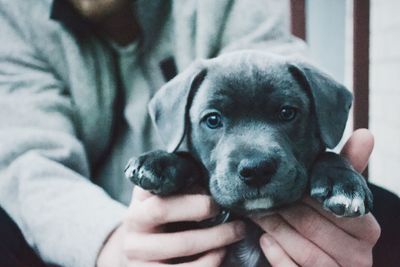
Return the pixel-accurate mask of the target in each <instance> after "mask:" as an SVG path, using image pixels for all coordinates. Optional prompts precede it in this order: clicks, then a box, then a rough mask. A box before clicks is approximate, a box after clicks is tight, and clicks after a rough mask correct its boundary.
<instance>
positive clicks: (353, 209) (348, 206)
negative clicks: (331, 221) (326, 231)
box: [324, 194, 365, 216]
mask: <svg viewBox="0 0 400 267" xmlns="http://www.w3.org/2000/svg"><path fill="white" fill-rule="evenodd" d="M324 204H325V205H324V206H326V207H329V206H334V205H344V206H345V212H344V214H343V216H348V215H354V214H357V213H360V215H363V214H365V206H364V200H363V199H362V198H361V197H360V196H359V195H355V196H354V197H351V196H348V195H345V194H340V195H335V196H333V197H331V198H329V199H327V200H326V201H325V203H324Z"/></svg>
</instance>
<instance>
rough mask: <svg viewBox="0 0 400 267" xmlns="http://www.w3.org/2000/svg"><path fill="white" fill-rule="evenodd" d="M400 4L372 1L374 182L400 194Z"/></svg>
mask: <svg viewBox="0 0 400 267" xmlns="http://www.w3.org/2000/svg"><path fill="white" fill-rule="evenodd" d="M399 11H400V1H399V0H385V1H382V0H371V57H370V60H371V61H370V68H371V69H370V87H371V89H370V109H371V110H370V128H371V131H372V132H373V133H374V135H375V141H376V142H375V150H374V153H373V156H372V158H371V164H370V173H371V175H370V176H371V180H372V181H374V183H376V184H380V185H382V186H384V187H386V188H388V189H390V190H392V191H394V192H396V193H397V194H400V170H399V169H400V168H399V167H400V14H399Z"/></svg>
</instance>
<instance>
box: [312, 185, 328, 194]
mask: <svg viewBox="0 0 400 267" xmlns="http://www.w3.org/2000/svg"><path fill="white" fill-rule="evenodd" d="M325 191H326V189H325V188H324V187H315V188H313V189H311V195H321V194H322V193H324V192H325Z"/></svg>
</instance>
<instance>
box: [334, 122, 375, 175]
mask: <svg viewBox="0 0 400 267" xmlns="http://www.w3.org/2000/svg"><path fill="white" fill-rule="evenodd" d="M373 148H374V137H373V135H372V134H371V132H370V131H369V130H367V129H358V130H356V131H354V133H353V134H352V135H351V137H350V138H349V140H347V142H346V144H345V145H344V147H343V149H342V151H341V153H340V154H342V155H343V156H344V157H345V158H347V159H348V160H349V161H350V162H351V164H352V165H353V167H354V169H356V170H357V171H358V172H362V171H363V170H364V169H365V167H366V166H367V164H368V160H369V157H370V155H371V153H372V149H373Z"/></svg>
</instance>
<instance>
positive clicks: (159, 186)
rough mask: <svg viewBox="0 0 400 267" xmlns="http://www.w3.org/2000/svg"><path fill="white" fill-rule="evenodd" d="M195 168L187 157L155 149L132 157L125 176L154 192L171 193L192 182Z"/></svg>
mask: <svg viewBox="0 0 400 267" xmlns="http://www.w3.org/2000/svg"><path fill="white" fill-rule="evenodd" d="M195 170H197V169H196V168H195V167H193V164H191V163H190V161H189V160H188V159H186V158H185V157H182V156H180V155H177V154H174V153H168V152H165V151H162V150H155V151H151V152H148V153H145V154H143V155H141V156H140V157H138V158H132V159H131V160H130V161H129V162H128V164H127V166H126V168H125V176H126V177H127V178H128V179H129V180H131V181H132V182H133V183H134V184H135V185H137V186H140V187H141V188H143V189H145V190H148V191H150V192H152V193H154V194H157V195H170V194H172V193H174V192H177V191H178V190H179V189H181V188H182V187H183V186H184V185H186V184H187V183H190V182H192V180H193V179H195V178H194V177H193V176H194V175H192V173H191V172H193V171H195ZM198 174H200V173H198Z"/></svg>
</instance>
